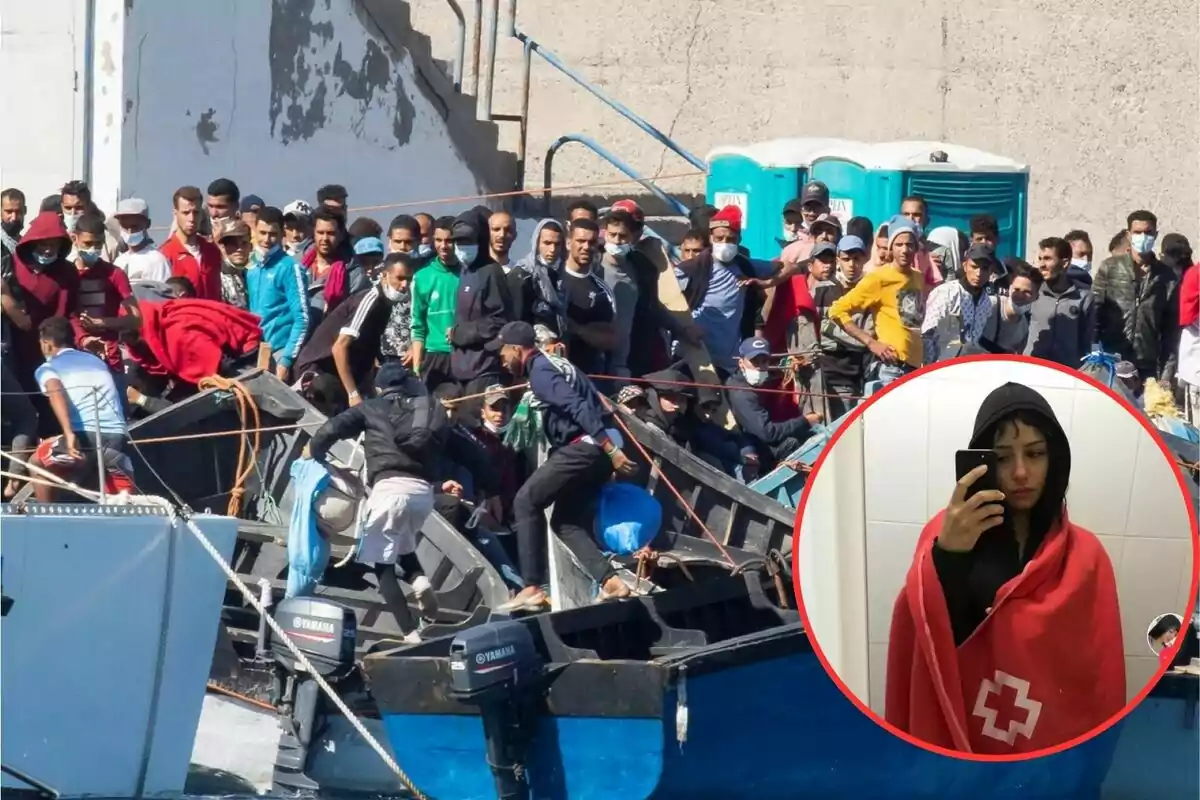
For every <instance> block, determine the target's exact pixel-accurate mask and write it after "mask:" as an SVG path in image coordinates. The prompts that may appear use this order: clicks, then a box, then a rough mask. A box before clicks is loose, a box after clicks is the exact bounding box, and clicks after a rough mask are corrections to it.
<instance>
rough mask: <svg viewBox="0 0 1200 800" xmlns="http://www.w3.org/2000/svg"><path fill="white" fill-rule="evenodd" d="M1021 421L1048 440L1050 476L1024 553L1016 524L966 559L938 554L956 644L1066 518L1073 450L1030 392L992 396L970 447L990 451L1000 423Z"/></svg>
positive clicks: (1012, 388) (993, 534)
mask: <svg viewBox="0 0 1200 800" xmlns="http://www.w3.org/2000/svg"><path fill="white" fill-rule="evenodd" d="M1014 415H1019V416H1021V417H1023V418H1026V419H1030V420H1031V421H1033V422H1034V423H1035V424H1036V425H1037V426H1038V427H1039V428H1040V429H1041V430H1042V432H1043V433H1044V434H1045V435H1046V442H1047V445H1048V450H1049V459H1050V464H1049V472H1048V474H1047V475H1046V484H1045V486H1044V488H1043V490H1042V496H1041V498H1040V499H1039V500H1038V503H1037V505H1036V506H1034V508H1033V510H1032V512H1031V515H1030V525H1029V539H1028V541H1027V542H1026V543H1025V549H1024V551H1023V552H1022V551H1020V549H1019V548H1018V546H1017V539H1016V536H1015V535H1014V533H1013V529H1012V523H1011V520H1010V519H1009V518H1008V517H1006V518H1005V522H1004V524H1002V525H1000V526H998V527H996V528H992V529H991V530H989V531H985V532H984V534H983V535H982V536H980V537H979V541H978V542H976V543H975V547H974V548H973V549H971V550H968V551H966V552H963V553H952V552H949V551H946V550H942V549H941V548H939V547H936V546H935V547H934V548H933V563H934V566H935V567H936V568H937V573H938V580H939V581H940V582H941V584H942V590H943V592H944V594H945V596H946V607H947V610H948V611H949V613H950V625H951V628H952V629H953V631H954V641H955V643H956V644H962V642H964V641H965V640H966V639H967V637H968V636H970V635H971V633H972V632H973V631H974V630H975V628H977V627H978V626H979V624H980V623H981V622H983V620H984V619H985V618H986V617H987V614H988V609H989V608H991V606H992V602H993V601H994V600H995V597H996V592H997V591H998V590H999V589H1000V587H1001V586H1003V585H1004V584H1005V583H1007V582H1008V581H1010V580H1012V579H1013V578H1015V577H1016V576H1017V575H1019V574H1020V573H1021V570H1023V569H1024V568H1025V565H1026V564H1028V563H1029V562H1030V560H1032V559H1033V557H1034V555H1036V554H1037V551H1038V549H1039V548H1040V547H1041V544H1042V541H1043V540H1044V539H1045V538H1046V534H1047V533H1048V532H1049V531H1050V528H1051V526H1052V525H1054V523H1055V522H1056V521H1057V519H1058V518H1059V516H1060V515H1061V513H1062V509H1063V503H1064V502H1065V500H1066V496H1067V484H1068V482H1069V480H1070V477H1071V445H1070V442H1069V441H1068V440H1067V435H1066V432H1065V431H1063V428H1062V425H1060V424H1059V422H1058V418H1057V417H1055V416H1054V409H1052V408H1051V407H1050V404H1049V403H1048V402H1046V398H1044V397H1042V396H1041V395H1040V394H1038V393H1037V392H1036V391H1034V390H1033V389H1030V388H1029V387H1028V386H1022V385H1021V384H1019V383H1006V384H1004V385H1003V386H1001V387H999V388H997V389H995V390H994V391H992V393H991V394H989V395H988V396H987V397H986V398H985V399H984V401H983V403H982V404H980V406H979V412H978V413H977V414H976V415H975V428H974V431H973V432H972V434H971V441H970V442H969V444H968V446H969V447H970V448H972V449H979V450H990V449H991V448H992V446H993V443H994V442H995V437H996V428H997V425H999V423H1000V422H1002V421H1003V420H1006V419H1010V418H1012V417H1013V416H1014Z"/></svg>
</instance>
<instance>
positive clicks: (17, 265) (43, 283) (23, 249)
mask: <svg viewBox="0 0 1200 800" xmlns="http://www.w3.org/2000/svg"><path fill="white" fill-rule="evenodd" d="M71 250H72V245H71V238H70V237H69V236H68V235H67V230H66V228H65V227H64V226H63V222H62V218H61V217H60V216H59V215H58V214H56V213H55V212H53V211H43V212H42V213H40V214H38V215H37V216H36V217H34V219H33V222H31V223H30V224H29V229H28V230H27V231H25V235H24V236H22V237H21V241H20V243H18V244H17V247H16V257H15V258H14V259H13V274H12V279H11V282H10V283H9V288H10V289H11V290H12V292H13V294H14V295H15V296H16V297H17V298H19V299H20V302H21V306H22V308H23V310H24V312H25V315H26V316H27V317H28V319H29V326H28V328H17V327H15V326H14V329H13V330H12V331H10V333H11V336H12V345H11V351H10V353H11V356H12V360H13V361H12V364H13V368H14V371H15V372H16V376H17V379H18V380H19V381H21V385H22V386H23V388H24V389H25V390H26V391H37V385H36V384H35V383H34V382H33V371H34V369H35V368H36V367H37V366H38V365H39V364H41V363H42V350H41V345H40V344H39V339H38V326H39V325H41V324H42V322H44V321H45V320H47V319H50V318H51V317H68V316H70V315H71V314H72V313H74V311H75V306H76V303H77V302H78V296H79V272H78V270H76V269H75V265H74V264H72V263H71V262H70V261H68V260H67V255H68V254H69V253H70V252H71Z"/></svg>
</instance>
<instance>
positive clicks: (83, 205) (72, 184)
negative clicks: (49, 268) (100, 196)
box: [59, 181, 121, 261]
mask: <svg viewBox="0 0 1200 800" xmlns="http://www.w3.org/2000/svg"><path fill="white" fill-rule="evenodd" d="M59 209H60V211H61V212H62V219H63V225H64V226H65V227H66V229H67V233H74V232H75V224H76V223H77V222H79V218H80V217H82V216H83V215H84V214H85V213H87V212H88V211H92V212H95V213H97V214H100V216H101V218H103V217H104V215H103V214H102V213H101V211H100V209H99V208H97V207H96V204H95V203H93V202H92V190H91V189H90V188H89V187H88V185H87V182H86V181H67V183H65V184H64V185H63V187H62V189H61V190H60V192H59ZM119 236H120V232H119V231H114V230H112V229H111V228H110V227H109V226H108V224H107V222H106V224H105V232H104V257H105V258H106V259H108V260H109V261H112V260H113V259H114V258H116V256H117V253H118V252H119V251H120V245H121V242H120V238H119ZM71 258H72V260H74V255H72V257H71Z"/></svg>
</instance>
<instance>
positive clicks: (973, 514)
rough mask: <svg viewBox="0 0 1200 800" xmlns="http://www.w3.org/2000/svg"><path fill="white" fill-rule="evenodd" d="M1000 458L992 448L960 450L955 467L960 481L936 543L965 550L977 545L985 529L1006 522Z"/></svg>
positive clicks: (959, 550) (946, 548)
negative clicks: (999, 473)
mask: <svg viewBox="0 0 1200 800" xmlns="http://www.w3.org/2000/svg"><path fill="white" fill-rule="evenodd" d="M997 465H998V459H997V458H996V454H995V452H993V451H991V450H959V451H958V452H957V453H956V454H955V459H954V466H955V472H956V474H957V476H958V482H957V483H956V484H954V493H953V494H951V495H950V504H949V505H948V506H946V515H945V517H943V519H942V530H941V531H940V532H939V533H938V538H937V544H938V547H940V548H941V549H943V550H947V551H949V552H952V553H963V552H966V551H968V550H971V549H973V548H974V547H975V543H976V542H978V541H979V537H980V536H982V535H983V533H984V531H987V530H991V529H992V528H995V527H996V526H997V525H1000V524H1001V523H1002V522H1004V506H1003V505H1001V503H1003V501H1004V493H1003V492H1001V491H1000V490H999V489H998V485H999V480H998V476H997V469H998V466H997Z"/></svg>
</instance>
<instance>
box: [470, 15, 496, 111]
mask: <svg viewBox="0 0 1200 800" xmlns="http://www.w3.org/2000/svg"><path fill="white" fill-rule="evenodd" d="M488 39H489V41H490V42H491V44H490V46H489V47H488V55H487V66H486V68H485V70H484V73H483V78H484V82H483V87H482V88H481V89H480V93H479V102H478V104H477V106H476V111H475V118H476V119H477V120H479V121H480V122H491V121H492V87H493V82H494V80H495V77H496V44H497V42H498V41H499V39H500V0H492V2H491V3H490V4H489V5H488Z"/></svg>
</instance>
